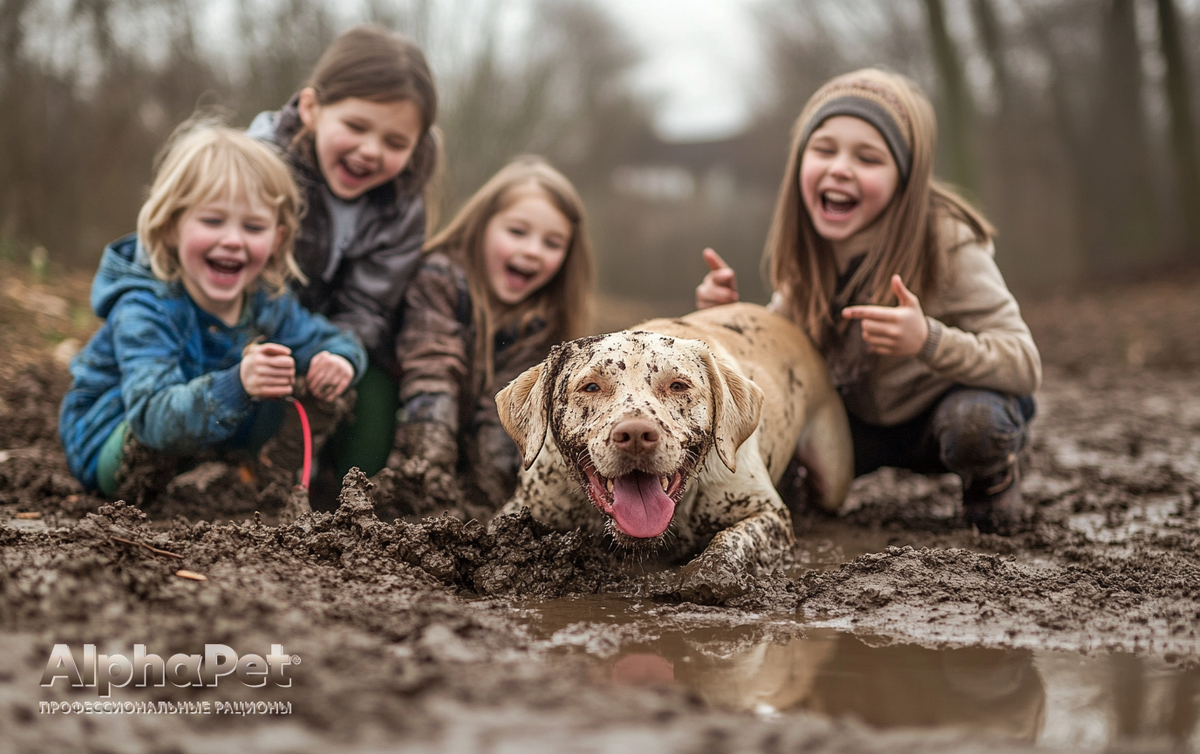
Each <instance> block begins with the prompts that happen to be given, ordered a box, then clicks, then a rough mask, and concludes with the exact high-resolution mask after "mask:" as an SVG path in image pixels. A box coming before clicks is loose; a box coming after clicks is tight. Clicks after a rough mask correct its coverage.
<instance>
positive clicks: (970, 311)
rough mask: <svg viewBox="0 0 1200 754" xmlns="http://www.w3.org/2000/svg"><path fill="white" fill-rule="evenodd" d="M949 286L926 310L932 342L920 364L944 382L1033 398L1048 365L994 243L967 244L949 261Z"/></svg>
mask: <svg viewBox="0 0 1200 754" xmlns="http://www.w3.org/2000/svg"><path fill="white" fill-rule="evenodd" d="M947 262H948V264H947V265H946V271H945V280H944V282H943V284H942V285H941V286H939V290H938V294H939V295H937V296H936V297H935V298H934V300H932V301H931V302H930V304H931V306H930V307H929V308H927V309H926V314H927V315H928V316H927V321H928V322H929V337H928V338H927V339H926V341H925V346H924V348H922V350H921V353H920V354H919V355H918V358H919V359H921V360H922V361H924V362H925V364H926V365H927V366H928V367H929V369H931V370H932V371H933V372H934V373H935V374H937V375H938V376H939V377H941V378H943V379H945V380H949V381H951V382H956V383H960V384H963V385H971V386H973V387H982V388H989V389H992V390H999V391H1002V392H1006V393H1011V394H1013V395H1029V394H1031V393H1033V392H1034V391H1035V390H1037V388H1038V386H1039V385H1040V384H1041V380H1042V361H1041V356H1040V355H1039V354H1038V350H1037V346H1036V345H1035V344H1034V342H1033V336H1032V335H1031V334H1030V332H1029V326H1028V325H1026V324H1025V320H1023V319H1022V318H1021V310H1020V307H1019V306H1018V305H1017V301H1016V299H1015V298H1014V297H1013V295H1012V293H1011V292H1010V291H1009V290H1008V286H1006V285H1005V284H1004V278H1003V277H1002V276H1001V274H1000V269H999V268H998V267H997V266H996V261H995V259H994V258H993V248H992V244H991V243H990V242H988V243H986V244H981V243H978V242H973V241H970V242H965V243H961V244H960V245H958V246H957V247H956V248H954V249H953V250H951V251H950V252H949V254H948V256H947Z"/></svg>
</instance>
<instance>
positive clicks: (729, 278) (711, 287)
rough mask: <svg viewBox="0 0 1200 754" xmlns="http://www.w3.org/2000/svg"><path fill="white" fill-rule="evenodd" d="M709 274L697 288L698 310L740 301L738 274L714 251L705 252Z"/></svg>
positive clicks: (706, 250)
mask: <svg viewBox="0 0 1200 754" xmlns="http://www.w3.org/2000/svg"><path fill="white" fill-rule="evenodd" d="M704 262H705V264H707V265H708V274H707V275H705V276H704V280H702V281H700V285H698V286H696V308H697V309H708V308H710V307H713V306H720V305H721V304H732V303H734V302H735V301H737V300H738V298H739V297H738V289H737V273H735V272H734V271H733V268H732V267H730V266H729V265H727V264H725V260H724V259H721V257H720V255H718V254H717V252H715V251H713V250H712V249H705V250H704Z"/></svg>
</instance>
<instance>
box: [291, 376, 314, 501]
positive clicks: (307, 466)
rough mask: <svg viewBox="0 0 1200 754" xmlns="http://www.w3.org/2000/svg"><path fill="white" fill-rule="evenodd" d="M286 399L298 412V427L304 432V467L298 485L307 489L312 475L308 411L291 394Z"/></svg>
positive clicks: (310, 433) (310, 432) (310, 430)
mask: <svg viewBox="0 0 1200 754" xmlns="http://www.w3.org/2000/svg"><path fill="white" fill-rule="evenodd" d="M287 400H288V401H290V402H291V404H292V405H293V406H295V407H296V413H297V414H300V429H301V430H302V431H303V432H304V468H303V469H301V471H300V486H301V487H303V488H304V489H308V482H309V478H310V477H311V476H312V429H311V428H310V427H309V426H308V412H307V411H305V410H304V406H302V405H300V401H298V400H296V399H295V398H293V397H292V396H290V395H289V396H287Z"/></svg>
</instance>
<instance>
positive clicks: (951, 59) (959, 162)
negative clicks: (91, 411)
mask: <svg viewBox="0 0 1200 754" xmlns="http://www.w3.org/2000/svg"><path fill="white" fill-rule="evenodd" d="M925 10H926V11H927V12H928V15H929V40H930V44H931V45H932V46H933V61H934V64H935V65H936V66H937V71H938V77H939V78H940V80H941V95H942V96H941V105H942V113H941V123H940V126H941V127H940V128H939V131H940V132H941V133H942V134H943V139H944V142H945V147H946V151H945V155H946V157H947V158H948V162H949V165H948V166H947V168H948V170H947V171H946V175H947V177H948V178H949V179H950V181H951V182H953V183H955V184H957V185H958V186H960V187H962V188H963V189H965V190H966V191H967V193H968V194H971V195H977V194H978V185H977V182H976V178H975V160H974V156H973V154H972V151H971V96H970V93H969V92H968V91H967V84H966V81H965V80H964V78H963V69H962V63H961V61H960V60H959V58H958V50H957V48H956V47H955V45H954V40H953V39H951V37H950V31H949V29H947V28H946V13H945V9H944V8H943V7H942V0H925Z"/></svg>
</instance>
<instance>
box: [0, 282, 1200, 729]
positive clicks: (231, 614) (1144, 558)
mask: <svg viewBox="0 0 1200 754" xmlns="http://www.w3.org/2000/svg"><path fill="white" fill-rule="evenodd" d="M31 291H32V292H33V293H41V294H44V295H51V294H50V292H49V291H39V289H38V288H36V287H33V286H26V287H25V288H22V289H20V290H19V292H20V293H22V295H23V296H24V298H21V299H18V298H17V297H15V296H14V295H10V296H9V298H8V299H5V298H4V296H0V317H3V321H2V322H0V348H2V347H4V346H9V347H8V348H7V349H6V350H5V352H6V353H8V354H10V355H12V354H20V356H19V357H15V356H14V357H10V358H9V360H8V361H6V362H4V363H0V378H2V379H0V459H3V460H0V559H2V561H3V567H2V568H0V732H2V734H0V750H12V751H60V750H61V751H67V750H70V751H210V750H217V749H226V750H227V749H234V750H242V749H264V750H277V751H309V750H311V751H324V750H328V749H329V748H332V747H336V748H338V749H345V750H348V751H354V750H363V751H366V750H371V751H378V750H387V749H403V750H411V751H508V750H518V749H520V750H526V751H535V752H536V751H627V750H630V749H633V748H635V747H639V746H640V747H642V748H644V749H646V750H654V751H671V752H702V751H703V752H708V751H712V752H721V751H750V752H776V751H831V752H884V751H888V752H894V751H900V752H906V751H912V752H917V751H921V752H929V751H980V752H982V751H991V752H996V751H999V752H1003V751H1028V750H1030V747H1031V746H1033V745H1035V744H1037V745H1041V746H1050V747H1054V748H1057V749H1061V750H1097V749H1099V748H1104V749H1105V750H1107V751H1180V750H1183V751H1198V750H1200V733H1198V732H1197V718H1198V717H1200V715H1198V713H1197V709H1198V707H1200V680H1197V674H1198V670H1197V669H1200V639H1198V638H1197V635H1196V632H1197V628H1198V627H1200V337H1197V336H1196V335H1195V331H1194V326H1193V325H1192V323H1194V322H1195V321H1197V315H1200V278H1194V277H1193V278H1179V279H1175V280H1171V281H1158V282H1151V283H1144V284H1138V285H1132V286H1124V287H1121V288H1105V289H1096V290H1092V291H1086V292H1082V293H1078V294H1076V295H1075V296H1073V297H1065V296H1064V297H1056V298H1042V299H1033V300H1031V301H1030V302H1027V304H1026V308H1025V313H1026V316H1027V319H1028V320H1029V321H1030V323H1031V326H1033V327H1034V329H1035V336H1036V337H1037V339H1038V342H1039V345H1040V347H1041V349H1042V351H1043V354H1044V356H1045V359H1046V362H1047V370H1046V380H1045V386H1044V388H1043V389H1042V391H1040V392H1039V394H1038V396H1037V397H1038V402H1039V408H1038V417H1037V419H1036V420H1035V424H1034V430H1033V441H1032V444H1031V447H1030V448H1029V450H1028V453H1027V457H1026V459H1025V466H1024V490H1025V492H1026V498H1027V500H1029V501H1030V502H1031V503H1032V505H1033V507H1034V510H1035V516H1034V521H1033V522H1032V524H1031V525H1030V526H1029V527H1028V528H1027V529H1026V530H1024V531H1021V532H1018V533H1015V534H1013V535H1011V536H995V535H981V534H979V533H977V532H975V531H974V530H970V529H967V528H965V526H964V524H963V522H962V519H961V514H960V512H959V510H958V506H957V498H958V494H959V489H958V483H957V481H956V480H955V479H954V478H953V477H933V478H928V477H919V476H914V475H910V474H906V473H901V472H895V471H889V470H885V471H883V472H879V473H876V474H873V475H870V476H868V477H865V478H863V479H860V480H858V481H857V482H856V483H855V486H854V489H853V490H852V494H851V497H850V500H849V501H848V505H847V507H846V508H845V509H844V511H843V512H842V514H841V515H839V516H836V517H830V516H826V515H822V514H818V513H814V512H805V511H801V512H800V514H799V515H798V516H797V519H796V526H797V531H798V532H799V534H800V542H799V544H798V546H797V548H796V551H795V552H794V553H793V557H792V558H791V559H790V560H789V562H787V563H782V564H781V568H780V570H779V571H777V572H776V573H775V574H773V575H772V576H770V577H767V578H762V579H753V578H750V577H748V576H747V577H745V578H744V579H743V582H744V583H743V586H744V590H743V592H742V593H741V594H740V595H739V596H738V597H736V598H734V599H732V600H730V601H729V602H728V603H727V604H724V605H719V606H705V605H693V604H690V603H686V602H682V601H680V600H679V599H678V597H677V596H676V595H675V594H674V586H673V585H674V578H675V577H676V575H677V572H678V571H677V568H675V567H670V566H667V567H663V566H661V565H659V564H654V563H651V562H649V561H646V560H644V559H639V558H631V557H626V556H623V555H622V554H621V553H616V552H613V551H611V550H610V548H609V546H608V544H607V543H605V542H602V541H591V540H589V539H587V538H585V537H583V536H582V535H580V534H578V533H558V532H552V531H549V530H547V529H545V528H544V527H542V526H541V525H539V524H538V523H537V522H534V521H532V520H531V519H529V518H528V517H527V516H517V517H511V518H506V519H501V520H498V521H496V522H493V523H492V524H491V526H490V527H489V526H485V525H483V524H480V523H478V522H475V521H469V522H465V523H464V522H463V521H462V520H460V519H457V518H451V517H440V518H432V519H423V520H417V519H413V520H403V519H396V518H394V517H393V516H392V515H391V513H390V512H384V511H377V510H376V509H375V507H374V506H373V504H372V501H371V496H370V490H369V483H368V482H367V480H366V479H365V478H362V477H361V475H358V476H355V475H354V474H353V473H352V475H351V476H350V477H348V478H347V480H346V481H345V483H344V484H343V486H342V488H341V491H340V494H339V495H338V498H337V500H336V508H334V510H332V511H317V512H310V513H303V514H301V515H299V516H296V517H294V520H291V521H290V522H288V519H289V518H292V517H291V516H287V515H284V516H281V515H280V514H281V513H283V508H282V506H283V505H284V502H285V501H286V499H287V497H288V495H287V492H286V491H280V490H279V489H276V490H275V491H274V492H273V493H271V494H272V495H274V497H272V496H271V495H266V494H265V493H264V491H263V490H259V489H257V488H256V487H254V486H253V485H252V484H247V483H246V480H245V479H244V478H243V477H240V476H237V475H224V476H222V475H221V474H214V475H213V477H212V479H213V480H214V481H211V486H207V487H205V488H204V489H203V490H201V492H200V494H198V495H194V496H193V497H191V498H188V497H186V496H185V495H183V494H182V493H180V494H171V495H167V496H166V497H167V500H166V502H164V503H162V504H161V505H160V506H159V507H157V508H155V507H149V508H148V509H147V510H146V511H142V510H139V509H138V508H135V507H133V506H131V505H128V504H125V503H123V502H114V501H108V500H104V499H101V498H99V497H96V496H94V495H89V494H86V493H84V492H83V491H82V490H81V489H80V488H79V487H78V485H77V483H75V482H74V481H73V480H72V479H71V477H70V475H69V474H68V473H67V470H66V465H65V461H64V459H63V458H62V452H61V449H60V448H59V447H58V440H57V428H56V424H55V421H56V416H57V403H58V400H59V398H60V397H61V395H62V392H63V390H65V388H66V385H67V376H66V372H65V369H64V367H63V363H62V362H63V356H64V353H63V351H64V350H65V349H64V347H63V346H61V343H63V342H66V341H64V340H63V339H62V338H63V334H64V333H67V332H69V328H70V327H75V326H78V327H81V328H82V327H85V325H86V323H81V322H76V321H74V320H70V321H68V320H69V317H70V315H69V314H67V315H62V316H63V317H68V320H63V321H62V322H59V320H56V319H55V317H56V316H59V315H56V314H55V313H54V312H57V311H60V309H58V308H57V307H56V306H51V305H49V304H47V300H46V299H44V298H39V297H38V296H35V295H32V294H31ZM30 301H32V302H34V303H33V304H30V303H29V302H30ZM51 303H52V302H51ZM35 304H36V305H38V306H41V307H42V309H43V310H53V311H50V313H46V311H41V312H40V313H37V314H36V318H38V319H37V320H36V322H34V323H33V324H36V325H37V326H38V327H39V328H42V329H41V330H38V331H37V332H41V333H43V337H42V339H41V340H40V341H39V340H38V339H37V338H32V337H31V336H30V331H31V330H33V329H34V328H33V325H31V324H30V317H32V316H33V315H30V314H29V311H30V310H29V306H32V305H35ZM68 311H72V309H70V308H68ZM59 319H61V317H59ZM46 322H49V323H50V324H49V325H47V324H46ZM55 322H58V324H57V325H55ZM50 331H53V332H54V333H57V335H55V336H54V337H50V336H48V335H45V333H47V332H50ZM35 334H36V333H35ZM17 340H20V343H17V342H16V341H17ZM9 341H12V342H9ZM14 344H16V345H14ZM56 348H57V349H58V360H56V359H55V357H54V351H55V349H56ZM190 489H194V486H193V487H192V488H190ZM381 514H383V515H382V516H381ZM197 576H202V577H203V578H204V580H197V578H196V577H197ZM59 644H65V645H67V646H68V647H70V648H71V650H72V651H73V652H74V655H73V656H74V657H75V658H78V659H80V660H82V658H83V651H84V650H83V648H84V645H87V644H94V645H95V646H96V652H98V653H105V654H110V655H112V654H117V653H124V654H126V655H128V656H130V657H133V656H134V645H135V644H142V645H145V651H146V652H151V653H156V654H158V655H160V656H162V657H164V658H166V657H168V656H169V655H171V654H173V653H176V652H180V653H184V654H191V653H200V654H202V653H203V652H204V647H205V644H223V645H227V646H228V647H230V648H232V649H233V650H235V651H237V652H238V653H241V654H243V655H244V654H247V653H261V654H264V655H266V654H267V653H269V652H273V651H274V650H273V648H272V645H280V649H279V652H276V654H279V653H283V654H286V655H294V656H295V657H293V659H292V662H293V665H291V667H290V678H291V679H292V685H291V686H289V687H280V686H276V685H274V684H267V686H266V687H264V688H251V687H248V686H246V685H244V684H243V683H241V682H239V681H238V680H237V678H236V677H235V676H232V675H231V676H227V677H223V678H221V679H220V681H219V682H218V683H217V684H216V686H214V687H203V688H197V687H194V686H185V687H179V686H175V685H172V684H170V683H167V684H166V685H164V686H161V687H154V686H151V687H149V688H133V687H132V684H130V685H129V686H126V687H124V688H114V689H113V690H112V697H111V700H114V701H121V702H125V701H130V702H147V701H153V702H160V701H161V702H173V703H175V704H177V705H178V704H180V703H187V702H191V703H199V702H205V701H208V702H211V703H213V704H216V703H237V702H242V703H254V704H256V705H257V704H258V703H259V702H273V701H278V702H285V703H290V705H291V707H290V710H291V713H290V714H274V715H273V714H255V715H238V714H186V713H185V714H171V713H161V714H46V713H43V712H42V710H41V707H40V704H41V703H42V702H71V703H74V702H80V703H84V702H95V701H100V700H101V698H100V697H99V694H98V690H97V689H96V688H91V687H86V688H71V687H69V686H68V684H67V681H66V680H65V679H63V678H59V679H57V680H56V681H54V684H53V685H52V686H50V687H43V686H41V685H39V684H40V682H41V680H42V676H43V671H44V670H45V669H46V667H47V662H48V659H49V658H50V656H51V653H52V651H53V650H54V648H55V645H59ZM297 659H298V660H299V663H298V664H295V663H296V660H297ZM914 668H924V669H928V668H937V671H936V672H933V673H930V674H927V675H921V673H924V672H925V671H924V670H921V671H920V672H918V671H917V670H914ZM1100 676H1102V677H1103V678H1104V679H1106V680H1105V681H1104V684H1102V685H1103V687H1104V689H1106V691H1104V693H1103V694H1101V693H1100V692H1096V694H1092V695H1091V696H1088V695H1089V694H1090V693H1091V692H1090V691H1089V689H1093V686H1089V685H1088V681H1087V679H1089V678H1092V677H1100ZM1095 688H1099V686H1095ZM1164 689H1166V690H1164ZM1081 696H1085V697H1088V699H1091V700H1092V701H1095V699H1098V698H1102V699H1103V700H1106V701H1103V703H1102V705H1101V706H1104V709H1105V712H1103V714H1101V713H1096V712H1095V711H1094V708H1093V707H1088V706H1087V705H1086V704H1084V703H1083V702H1079V701H1078V700H1079V699H1080V698H1081ZM1093 697H1094V698H1093ZM1097 704H1101V703H1100V702H1097ZM259 706H265V705H259ZM1155 710H1157V711H1155ZM1163 710H1165V711H1163ZM935 711H936V712H935ZM1152 712H1153V714H1151V713H1152ZM1097 715H1098V716H1097ZM1155 715H1157V717H1155ZM1151 718H1153V720H1152V719H1151ZM1155 720H1157V721H1160V722H1161V724H1159V723H1155V722H1153V721H1155ZM1088 721H1092V722H1088ZM1093 723H1094V724H1093ZM1152 723H1153V724H1152ZM1071 725H1076V726H1077V728H1078V731H1082V732H1079V734H1078V735H1074V734H1071V733H1070V731H1069V730H1067V729H1068V728H1070V726H1071ZM1089 725H1090V726H1091V727H1088V726H1089ZM1100 729H1103V730H1108V731H1110V732H1111V731H1116V732H1118V733H1120V734H1121V735H1115V734H1114V735H1109V736H1096V735H1093V734H1094V733H1095V731H1096V730H1100ZM1071 730H1075V729H1074V728H1072V729H1071ZM1064 731H1065V732H1064ZM1078 731H1077V732H1078ZM1089 731H1090V732H1089Z"/></svg>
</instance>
